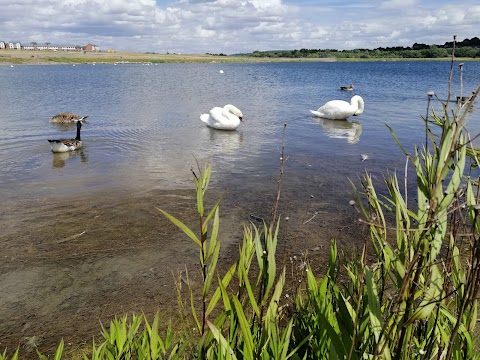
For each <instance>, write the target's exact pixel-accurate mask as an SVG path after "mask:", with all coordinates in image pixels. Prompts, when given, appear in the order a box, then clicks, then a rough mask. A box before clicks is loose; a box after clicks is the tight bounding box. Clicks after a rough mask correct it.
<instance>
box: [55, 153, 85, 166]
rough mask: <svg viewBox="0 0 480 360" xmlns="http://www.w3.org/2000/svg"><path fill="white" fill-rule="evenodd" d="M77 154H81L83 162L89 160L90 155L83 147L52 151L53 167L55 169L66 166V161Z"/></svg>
mask: <svg viewBox="0 0 480 360" xmlns="http://www.w3.org/2000/svg"><path fill="white" fill-rule="evenodd" d="M77 154H79V155H80V161H81V162H82V163H86V162H87V161H88V157H87V155H86V154H85V152H84V151H83V149H80V150H75V151H68V152H63V153H52V167H53V168H55V169H61V168H63V167H64V166H65V162H66V161H67V160H68V159H70V158H72V157H75V156H77Z"/></svg>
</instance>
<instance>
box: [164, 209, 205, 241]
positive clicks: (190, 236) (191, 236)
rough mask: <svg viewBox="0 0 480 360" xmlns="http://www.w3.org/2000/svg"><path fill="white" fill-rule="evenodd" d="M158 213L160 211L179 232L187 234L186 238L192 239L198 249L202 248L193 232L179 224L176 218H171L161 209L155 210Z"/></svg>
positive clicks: (181, 223)
mask: <svg viewBox="0 0 480 360" xmlns="http://www.w3.org/2000/svg"><path fill="white" fill-rule="evenodd" d="M156 209H157V210H158V211H160V212H161V213H162V214H163V215H164V216H165V217H166V218H167V219H168V220H170V221H171V222H172V223H173V224H175V225H176V226H177V227H178V228H179V229H180V230H182V231H183V232H184V233H185V234H187V236H188V237H189V238H190V239H192V240H193V241H194V242H195V243H196V244H197V245H198V246H199V247H200V248H202V243H201V242H200V240H199V239H198V237H197V235H195V234H194V232H193V231H192V230H190V228H189V227H188V226H187V225H185V224H184V223H183V222H181V221H180V220H178V219H177V218H175V217H173V216H172V215H170V214H169V213H167V212H165V211H163V210H162V209H160V208H158V207H157V208H156Z"/></svg>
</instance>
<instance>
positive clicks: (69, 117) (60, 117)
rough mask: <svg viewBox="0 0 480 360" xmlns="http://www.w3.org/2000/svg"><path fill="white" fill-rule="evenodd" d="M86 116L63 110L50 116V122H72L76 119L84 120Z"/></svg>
mask: <svg viewBox="0 0 480 360" xmlns="http://www.w3.org/2000/svg"><path fill="white" fill-rule="evenodd" d="M87 118H88V116H80V115H75V114H72V113H71V112H63V113H61V114H57V115H55V116H54V117H52V118H51V119H50V122H51V123H56V124H74V123H76V122H77V121H84V120H86V119H87Z"/></svg>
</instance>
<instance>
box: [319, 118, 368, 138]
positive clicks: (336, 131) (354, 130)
mask: <svg viewBox="0 0 480 360" xmlns="http://www.w3.org/2000/svg"><path fill="white" fill-rule="evenodd" d="M314 121H316V122H318V123H319V124H320V125H321V126H322V128H323V130H324V131H325V134H326V135H327V136H328V137H330V138H333V139H347V141H348V142H349V143H350V144H356V143H357V142H358V141H359V140H360V135H361V134H362V124H361V123H360V122H358V121H356V120H354V121H351V122H350V121H346V120H330V119H324V118H314Z"/></svg>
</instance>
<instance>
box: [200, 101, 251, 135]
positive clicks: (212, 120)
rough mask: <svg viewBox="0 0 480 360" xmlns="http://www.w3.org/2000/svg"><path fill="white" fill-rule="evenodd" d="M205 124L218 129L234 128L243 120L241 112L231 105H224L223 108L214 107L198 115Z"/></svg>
mask: <svg viewBox="0 0 480 360" xmlns="http://www.w3.org/2000/svg"><path fill="white" fill-rule="evenodd" d="M200 120H202V121H203V122H204V123H205V124H207V126H210V127H212V128H215V129H220V130H235V129H236V128H237V127H238V126H239V125H240V123H241V122H242V121H243V114H242V112H241V111H240V110H239V109H238V108H236V107H235V106H233V105H230V104H228V105H225V106H224V107H223V108H221V107H214V108H213V109H211V110H210V111H209V113H208V114H202V115H200Z"/></svg>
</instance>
